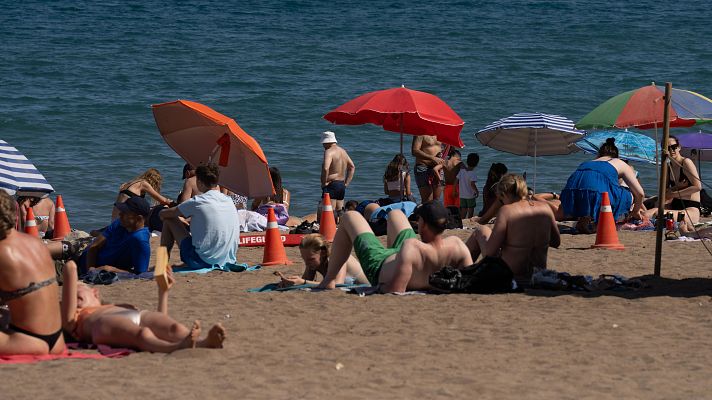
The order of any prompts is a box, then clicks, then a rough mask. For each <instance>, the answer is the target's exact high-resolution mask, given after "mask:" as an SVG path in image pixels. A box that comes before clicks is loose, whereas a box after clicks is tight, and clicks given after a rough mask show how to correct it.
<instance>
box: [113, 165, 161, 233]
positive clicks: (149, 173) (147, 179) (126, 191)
mask: <svg viewBox="0 0 712 400" xmlns="http://www.w3.org/2000/svg"><path fill="white" fill-rule="evenodd" d="M162 182H163V177H162V176H161V173H160V172H158V170H157V169H155V168H149V169H147V170H146V172H144V173H143V174H141V175H139V176H137V177H136V178H135V179H133V180H131V181H129V182H126V183H123V184H121V186H120V187H119V194H118V196H116V203H123V202H125V201H126V200H128V199H130V198H132V197H145V196H146V193H148V195H149V196H151V197H152V198H153V199H154V200H156V201H157V202H159V203H161V204H165V205H168V204H170V203H171V199H169V198H167V197H164V196H162V195H161V193H160V191H161V183H162ZM118 217H119V210H118V209H117V208H116V207H114V209H113V211H112V212H111V220H112V221H114V220H116V218H118Z"/></svg>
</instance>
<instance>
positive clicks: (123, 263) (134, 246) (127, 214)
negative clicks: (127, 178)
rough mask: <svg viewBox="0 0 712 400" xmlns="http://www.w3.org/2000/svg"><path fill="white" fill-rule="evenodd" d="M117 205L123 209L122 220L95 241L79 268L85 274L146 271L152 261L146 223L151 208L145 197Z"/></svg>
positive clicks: (118, 220)
mask: <svg viewBox="0 0 712 400" xmlns="http://www.w3.org/2000/svg"><path fill="white" fill-rule="evenodd" d="M114 205H115V206H116V208H118V209H119V218H118V219H116V220H114V222H112V223H111V224H110V225H109V226H108V227H106V229H105V230H104V231H103V232H102V233H101V235H100V236H98V237H97V238H96V239H94V242H93V243H92V244H91V246H89V248H88V249H87V250H86V252H84V254H82V257H81V258H80V259H79V266H80V268H81V270H82V271H84V272H88V271H89V270H92V269H101V270H105V271H111V272H127V271H128V272H132V273H134V274H140V273H142V272H146V270H147V269H148V260H149V259H150V258H151V245H150V242H149V241H150V238H151V233H150V232H149V231H148V228H146V227H145V226H144V224H145V223H146V218H148V214H149V212H150V209H151V208H150V206H149V205H148V202H147V201H146V200H145V199H144V198H142V197H131V198H129V199H128V200H126V201H125V202H123V203H116V204H114Z"/></svg>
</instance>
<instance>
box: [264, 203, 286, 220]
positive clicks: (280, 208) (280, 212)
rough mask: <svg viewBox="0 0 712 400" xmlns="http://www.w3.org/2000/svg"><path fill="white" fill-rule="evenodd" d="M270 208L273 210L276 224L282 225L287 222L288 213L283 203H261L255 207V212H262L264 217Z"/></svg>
mask: <svg viewBox="0 0 712 400" xmlns="http://www.w3.org/2000/svg"><path fill="white" fill-rule="evenodd" d="M270 208H271V209H273V210H274V216H275V217H276V218H277V224H279V225H284V224H286V223H287V221H288V220H289V213H288V212H287V209H286V208H285V207H284V204H280V203H276V204H263V205H261V206H259V207H257V213H259V214H262V215H264V216H265V217H266V216H267V214H268V213H269V209H270Z"/></svg>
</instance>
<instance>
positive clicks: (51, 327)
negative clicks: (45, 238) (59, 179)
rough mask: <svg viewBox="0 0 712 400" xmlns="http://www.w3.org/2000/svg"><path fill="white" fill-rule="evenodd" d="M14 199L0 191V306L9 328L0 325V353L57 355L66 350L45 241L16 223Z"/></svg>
mask: <svg viewBox="0 0 712 400" xmlns="http://www.w3.org/2000/svg"><path fill="white" fill-rule="evenodd" d="M15 207H16V204H15V201H14V200H13V199H12V198H11V197H10V196H9V195H7V194H6V193H5V192H4V191H2V190H0V265H1V266H2V268H0V305H7V307H8V309H9V314H10V321H9V325H8V327H6V328H5V327H0V354H59V353H62V352H64V351H65V347H64V339H63V338H62V317H61V313H60V308H59V287H58V286H57V281H56V278H55V270H54V263H53V262H52V258H51V257H50V255H49V251H48V250H47V248H46V246H45V245H44V244H42V241H40V240H37V238H35V237H32V236H30V235H27V234H25V233H22V232H18V231H16V230H15V229H14V227H15Z"/></svg>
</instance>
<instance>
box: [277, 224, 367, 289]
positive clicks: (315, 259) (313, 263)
mask: <svg viewBox="0 0 712 400" xmlns="http://www.w3.org/2000/svg"><path fill="white" fill-rule="evenodd" d="M299 253H300V254H301V256H302V260H304V272H303V273H302V275H301V276H298V275H292V276H284V275H282V274H281V273H277V275H279V277H280V278H281V279H282V280H281V281H280V282H279V286H280V287H287V286H292V285H306V284H317V283H319V282H318V281H316V273H317V272H318V273H320V274H321V276H322V277H324V276H326V271H327V269H328V268H329V255H330V253H331V243H329V242H327V241H326V239H324V237H323V236H322V235H320V234H318V233H311V234H309V235H304V237H303V238H302V241H301V243H299ZM346 276H347V277H351V278H352V279H353V282H354V283H357V284H358V283H368V278H367V277H366V274H364V273H363V269H362V268H361V263H359V261H358V260H357V259H356V257H354V256H353V255H351V256H349V258H348V260H347V261H346ZM336 283H344V282H336Z"/></svg>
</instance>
